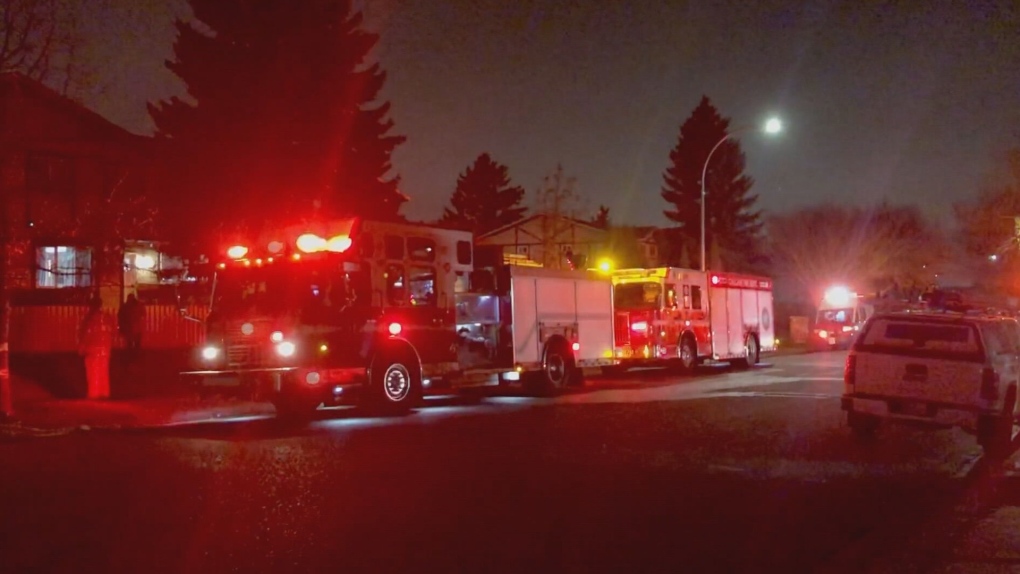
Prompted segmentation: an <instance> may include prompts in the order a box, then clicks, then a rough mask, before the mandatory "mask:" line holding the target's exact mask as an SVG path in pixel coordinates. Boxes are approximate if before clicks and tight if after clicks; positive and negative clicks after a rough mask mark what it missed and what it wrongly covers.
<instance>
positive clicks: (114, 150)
mask: <svg viewBox="0 0 1020 574" xmlns="http://www.w3.org/2000/svg"><path fill="white" fill-rule="evenodd" d="M150 143H151V139H150V138H147V137H143V136H138V135H135V134H132V133H130V132H128V131H126V130H124V129H122V128H120V127H118V126H116V125H114V124H113V123H111V122H109V121H108V120H106V119H105V118H103V117H102V116H100V115H98V114H96V113H95V112H93V111H91V110H89V109H87V108H85V107H83V106H82V105H80V104H78V103H76V102H74V101H73V100H71V99H69V98H66V97H64V96H61V95H60V94H58V93H56V92H54V91H53V90H51V89H49V88H47V87H46V86H44V85H42V84H40V83H39V82H36V81H34V80H31V79H29V78H27V77H26V76H24V75H21V74H17V73H5V74H0V248H6V249H8V250H9V251H8V260H9V268H8V269H7V275H6V277H0V280H3V281H5V282H6V284H7V286H8V287H9V289H10V294H11V299H12V302H13V304H14V305H15V308H14V310H13V314H12V324H11V347H12V350H14V351H40V350H41V351H51V350H61V351H66V350H73V349H74V337H75V334H76V327H77V321H78V320H79V319H80V316H81V313H82V312H83V310H84V303H85V302H86V301H87V300H88V298H89V297H90V296H92V295H93V294H99V295H100V296H101V298H102V299H103V302H104V304H105V306H106V307H108V308H110V309H115V308H116V307H117V306H118V305H119V303H120V301H122V300H123V299H124V297H125V296H126V295H127V293H128V292H133V291H134V290H136V289H139V288H141V287H143V286H146V285H156V284H159V283H160V282H162V277H163V275H164V274H165V272H166V270H167V268H168V267H174V266H176V265H177V262H175V261H172V260H168V259H167V258H166V257H164V256H163V255H162V254H161V253H160V251H159V249H158V244H155V243H152V242H149V241H136V239H144V237H142V238H139V237H137V236H138V235H139V234H140V233H141V232H142V230H143V228H144V227H145V226H144V225H142V224H143V223H144V220H146V219H148V220H150V222H151V220H152V219H153V218H154V212H152V211H151V210H150V209H149V208H148V207H147V205H146V198H147V196H148V195H149V192H150V189H151V182H152V175H151V174H152V170H151V169H150V156H149V153H150ZM165 314H167V316H173V315H176V314H177V313H176V309H172V310H170V311H166V313H165ZM152 340H153V341H155V340H156V339H155V338H152ZM168 344H172V342H171V343H168Z"/></svg>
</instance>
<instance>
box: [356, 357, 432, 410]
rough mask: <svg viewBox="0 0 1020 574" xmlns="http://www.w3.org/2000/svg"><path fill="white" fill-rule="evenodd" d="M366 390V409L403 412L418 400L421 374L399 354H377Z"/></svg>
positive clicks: (416, 403) (410, 362) (420, 393)
mask: <svg viewBox="0 0 1020 574" xmlns="http://www.w3.org/2000/svg"><path fill="white" fill-rule="evenodd" d="M377 367H378V368H377ZM369 387H370V388H369V393H368V396H369V403H368V406H369V407H370V408H373V409H378V410H382V411H386V412H396V411H406V410H408V409H412V408H414V407H416V406H418V405H419V404H420V403H421V400H422V383H421V371H420V370H419V369H418V367H417V365H416V364H415V362H414V361H411V360H408V359H406V358H405V357H402V356H400V355H394V356H388V355H381V356H379V357H378V358H377V359H376V360H375V361H374V362H373V365H372V375H371V381H370V382H369Z"/></svg>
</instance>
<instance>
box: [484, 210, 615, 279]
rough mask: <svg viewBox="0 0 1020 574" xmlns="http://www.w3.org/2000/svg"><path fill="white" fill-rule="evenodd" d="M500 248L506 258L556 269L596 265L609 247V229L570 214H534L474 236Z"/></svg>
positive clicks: (510, 260)
mask: <svg viewBox="0 0 1020 574" xmlns="http://www.w3.org/2000/svg"><path fill="white" fill-rule="evenodd" d="M475 243H477V244H478V245H491V246H497V247H501V248H502V251H503V258H504V261H506V262H507V263H511V264H521V265H541V266H543V267H550V268H554V269H565V268H569V267H570V265H571V262H573V263H574V265H576V266H579V267H588V266H594V264H595V261H596V259H597V258H599V257H602V256H605V254H606V253H608V248H609V232H607V231H606V230H604V229H601V228H599V227H596V226H594V225H592V224H590V223H587V222H585V221H580V220H577V219H572V218H569V217H562V216H552V215H545V214H535V215H531V216H529V217H525V218H524V219H521V220H520V221H517V222H515V223H512V224H510V225H505V226H503V227H500V228H499V229H495V230H493V231H490V232H488V233H485V234H482V235H480V236H478V237H476V238H475Z"/></svg>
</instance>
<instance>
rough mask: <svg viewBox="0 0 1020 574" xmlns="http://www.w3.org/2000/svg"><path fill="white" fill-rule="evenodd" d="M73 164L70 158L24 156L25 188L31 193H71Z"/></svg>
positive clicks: (36, 155)
mask: <svg viewBox="0 0 1020 574" xmlns="http://www.w3.org/2000/svg"><path fill="white" fill-rule="evenodd" d="M73 186H74V164H73V163H72V162H71V159H70V158H66V157H60V156H49V155H38V154H32V155H29V156H28V157H27V158H25V188H26V189H27V190H28V191H29V192H33V193H58V192H63V193H68V194H69V193H71V192H72V188H73Z"/></svg>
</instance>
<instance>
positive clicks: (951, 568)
mask: <svg viewBox="0 0 1020 574" xmlns="http://www.w3.org/2000/svg"><path fill="white" fill-rule="evenodd" d="M868 562H870V563H869V564H867V566H864V565H863V564H858V565H859V566H862V567H860V568H855V569H854V571H858V572H881V573H887V572H888V573H896V574H904V573H907V572H931V573H937V574H964V573H966V574H1005V573H1007V572H1009V573H1020V457H1018V456H1017V455H1014V456H1013V458H1011V459H1010V460H1009V461H1007V462H1006V463H1005V465H1004V466H1003V467H1001V468H998V469H996V470H993V471H991V472H989V473H988V474H987V475H983V476H981V477H979V478H977V479H976V480H975V482H974V483H973V484H971V486H970V487H968V490H967V491H966V492H965V494H964V496H963V498H962V499H961V500H958V501H957V502H956V504H955V505H953V506H952V507H951V508H947V509H945V510H944V511H939V512H936V513H934V514H933V515H932V516H931V517H930V519H929V520H928V521H927V522H926V523H925V524H923V525H922V526H921V528H919V529H918V530H917V531H915V532H911V533H910V535H909V537H908V540H907V541H906V542H905V543H904V544H899V545H897V546H896V547H894V548H891V549H890V550H889V551H888V552H887V553H886V554H885V555H881V556H877V557H873V558H872V559H871V560H869V561H868ZM847 571H849V570H847Z"/></svg>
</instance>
